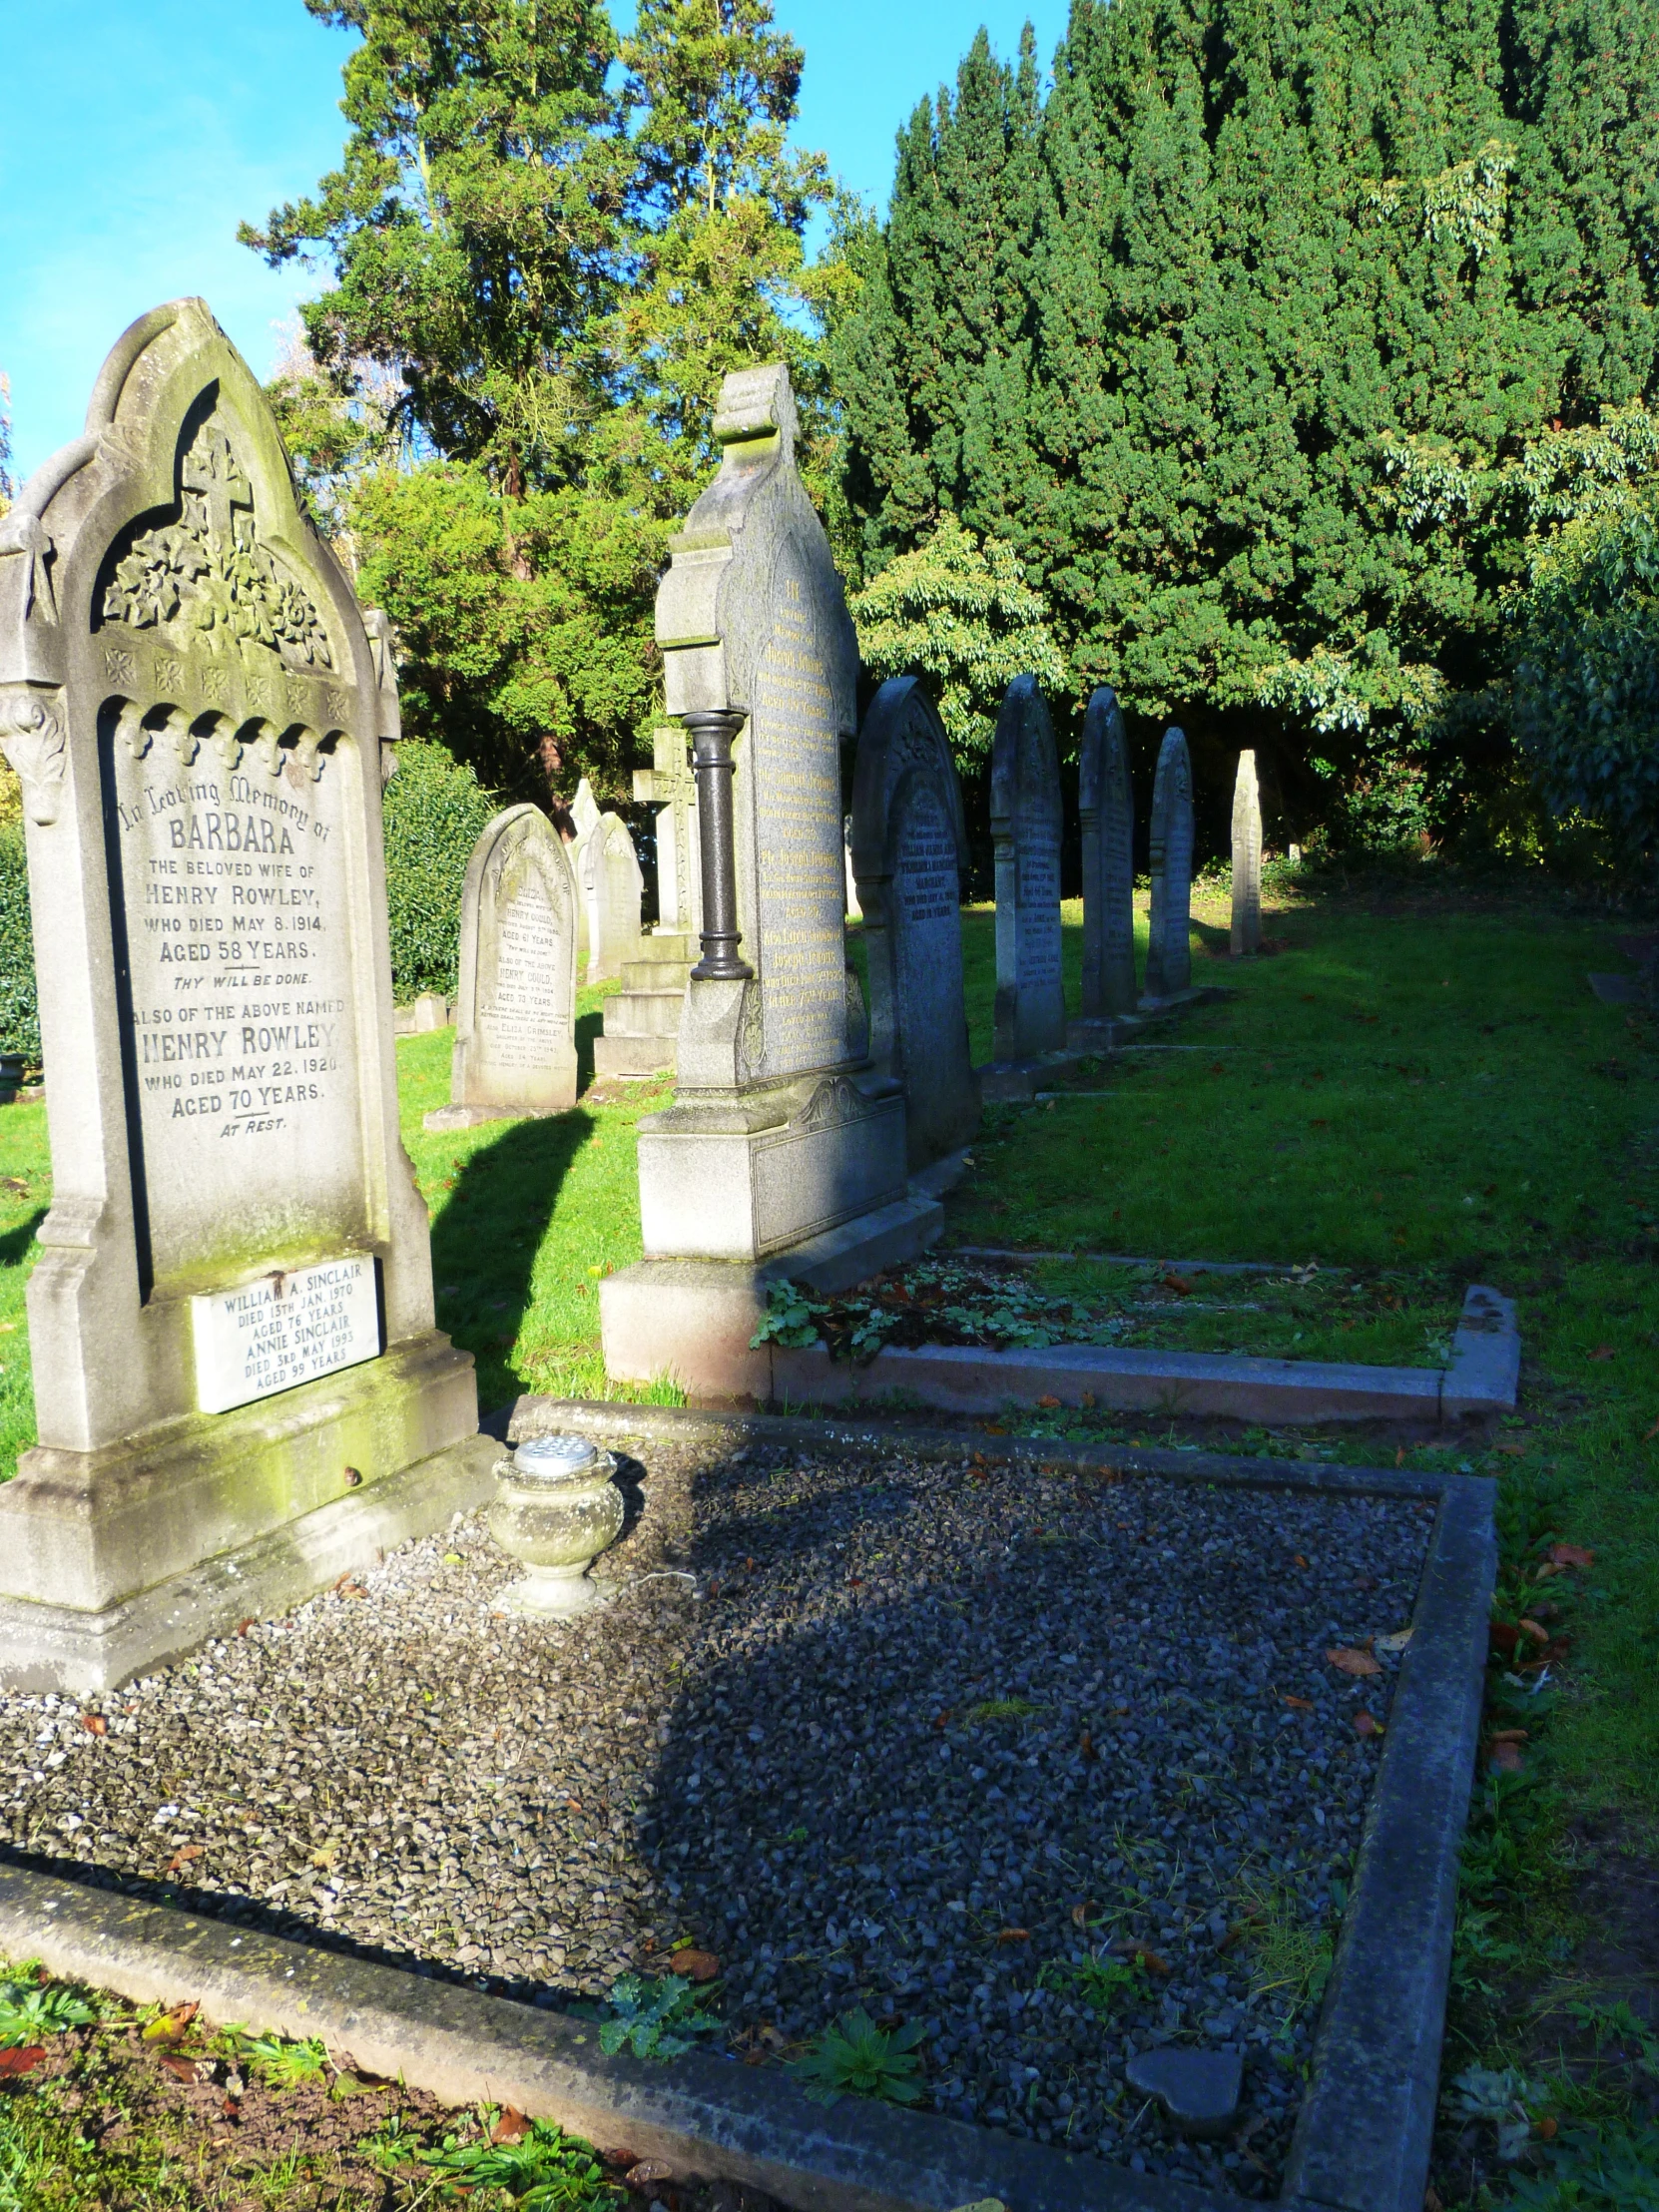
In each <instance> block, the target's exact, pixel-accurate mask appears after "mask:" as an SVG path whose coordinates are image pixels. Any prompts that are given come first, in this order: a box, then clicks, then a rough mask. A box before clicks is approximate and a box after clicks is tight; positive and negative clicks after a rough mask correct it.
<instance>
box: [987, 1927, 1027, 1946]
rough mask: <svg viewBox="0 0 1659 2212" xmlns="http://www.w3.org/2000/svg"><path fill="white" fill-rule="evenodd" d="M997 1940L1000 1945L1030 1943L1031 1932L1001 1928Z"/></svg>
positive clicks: (1023, 1929) (997, 1933)
mask: <svg viewBox="0 0 1659 2212" xmlns="http://www.w3.org/2000/svg"><path fill="white" fill-rule="evenodd" d="M996 1939H997V1941H998V1942H999V1943H1028V1942H1029V1941H1030V1940H1031V1931H1030V1930H1029V1929H1028V1928H999V1929H998V1930H997V1932H996Z"/></svg>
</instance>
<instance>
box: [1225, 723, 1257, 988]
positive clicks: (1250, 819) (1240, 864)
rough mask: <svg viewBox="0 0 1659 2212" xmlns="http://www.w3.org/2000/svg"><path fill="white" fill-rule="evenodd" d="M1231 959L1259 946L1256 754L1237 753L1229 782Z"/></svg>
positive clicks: (1255, 950)
mask: <svg viewBox="0 0 1659 2212" xmlns="http://www.w3.org/2000/svg"><path fill="white" fill-rule="evenodd" d="M1231 949H1232V953H1233V957H1234V959H1235V960H1240V959H1247V958H1249V957H1250V956H1251V955H1252V954H1254V953H1257V952H1260V951H1261V949H1262V795H1261V793H1260V791H1259V790H1258V788H1257V784H1256V756H1255V754H1254V753H1241V754H1240V755H1239V775H1238V781H1237V782H1236V783H1235V784H1234V786H1233V937H1232V946H1231Z"/></svg>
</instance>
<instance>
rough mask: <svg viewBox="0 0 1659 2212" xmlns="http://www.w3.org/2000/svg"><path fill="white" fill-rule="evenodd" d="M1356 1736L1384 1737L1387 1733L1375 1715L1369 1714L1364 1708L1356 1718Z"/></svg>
mask: <svg viewBox="0 0 1659 2212" xmlns="http://www.w3.org/2000/svg"><path fill="white" fill-rule="evenodd" d="M1354 1733H1355V1735H1356V1736H1383V1735H1385V1734H1386V1733H1387V1731H1386V1730H1385V1729H1384V1728H1383V1723H1382V1722H1381V1721H1380V1720H1379V1719H1378V1717H1377V1715H1376V1714H1375V1713H1368V1712H1367V1711H1366V1709H1365V1707H1364V1706H1362V1707H1361V1709H1360V1711H1359V1712H1358V1713H1356V1714H1355V1716H1354Z"/></svg>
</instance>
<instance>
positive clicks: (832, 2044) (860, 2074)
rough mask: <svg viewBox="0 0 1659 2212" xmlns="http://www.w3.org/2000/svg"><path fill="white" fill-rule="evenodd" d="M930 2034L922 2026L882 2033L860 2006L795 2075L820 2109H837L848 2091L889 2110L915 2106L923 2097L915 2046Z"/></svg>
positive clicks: (917, 2023)
mask: <svg viewBox="0 0 1659 2212" xmlns="http://www.w3.org/2000/svg"><path fill="white" fill-rule="evenodd" d="M926 2032H927V2030H926V2028H925V2026H924V2025H923V2024H922V2023H921V2022H920V2021H917V2020H912V2021H911V2022H910V2024H909V2025H908V2026H907V2027H897V2028H884V2027H877V2026H876V2024H875V2022H874V2021H873V2020H872V2019H871V2018H870V2016H869V2014H868V2013H867V2012H866V2011H865V2010H864V2008H863V2006H862V2005H857V2006H855V2007H854V2009H853V2010H852V2011H850V2012H843V2013H842V2014H841V2016H840V2018H839V2019H838V2020H836V2021H835V2023H834V2025H833V2026H832V2027H827V2028H826V2029H825V2031H824V2033H823V2034H822V2035H821V2036H820V2037H819V2038H818V2041H817V2042H816V2043H814V2044H813V2046H812V2047H811V2049H810V2050H808V2051H807V2053H806V2055H805V2056H804V2057H801V2058H798V2059H796V2060H795V2061H794V2063H793V2064H792V2065H791V2067H790V2071H791V2073H793V2074H794V2075H795V2077H796V2079H797V2080H798V2081H799V2082H800V2083H801V2084H802V2086H803V2087H804V2088H805V2089H806V2091H807V2094H808V2096H809V2097H811V2098H812V2100H813V2102H814V2103H815V2104H834V2103H835V2102H836V2101H837V2100H838V2099H839V2098H840V2097H841V2096H843V2095H845V2094H846V2093H847V2092H849V2091H850V2092H851V2094H852V2095H854V2096H860V2097H880V2098H883V2099H885V2101H886V2102H887V2103H888V2104H916V2103H919V2102H920V2099H921V2094H922V2083H921V2081H920V2080H919V2079H918V2078H917V2077H918V2075H919V2074H920V2072H921V2060H920V2058H919V2057H918V2056H917V2054H916V2046H917V2044H918V2043H920V2042H921V2040H922V2038H923V2037H924V2036H925V2034H926Z"/></svg>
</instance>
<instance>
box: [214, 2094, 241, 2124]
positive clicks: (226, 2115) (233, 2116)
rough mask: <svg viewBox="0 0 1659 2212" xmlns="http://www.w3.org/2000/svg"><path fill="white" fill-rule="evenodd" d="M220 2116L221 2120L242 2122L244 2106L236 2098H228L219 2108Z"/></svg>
mask: <svg viewBox="0 0 1659 2212" xmlns="http://www.w3.org/2000/svg"><path fill="white" fill-rule="evenodd" d="M219 2114H220V2118H221V2119H225V2120H240V2119H241V2118H242V2106H241V2105H240V2104H239V2103H238V2102H237V2100H236V2098H235V2097H227V2098H226V2099H225V2102H224V2103H223V2104H222V2105H221V2106H220V2108H219Z"/></svg>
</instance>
